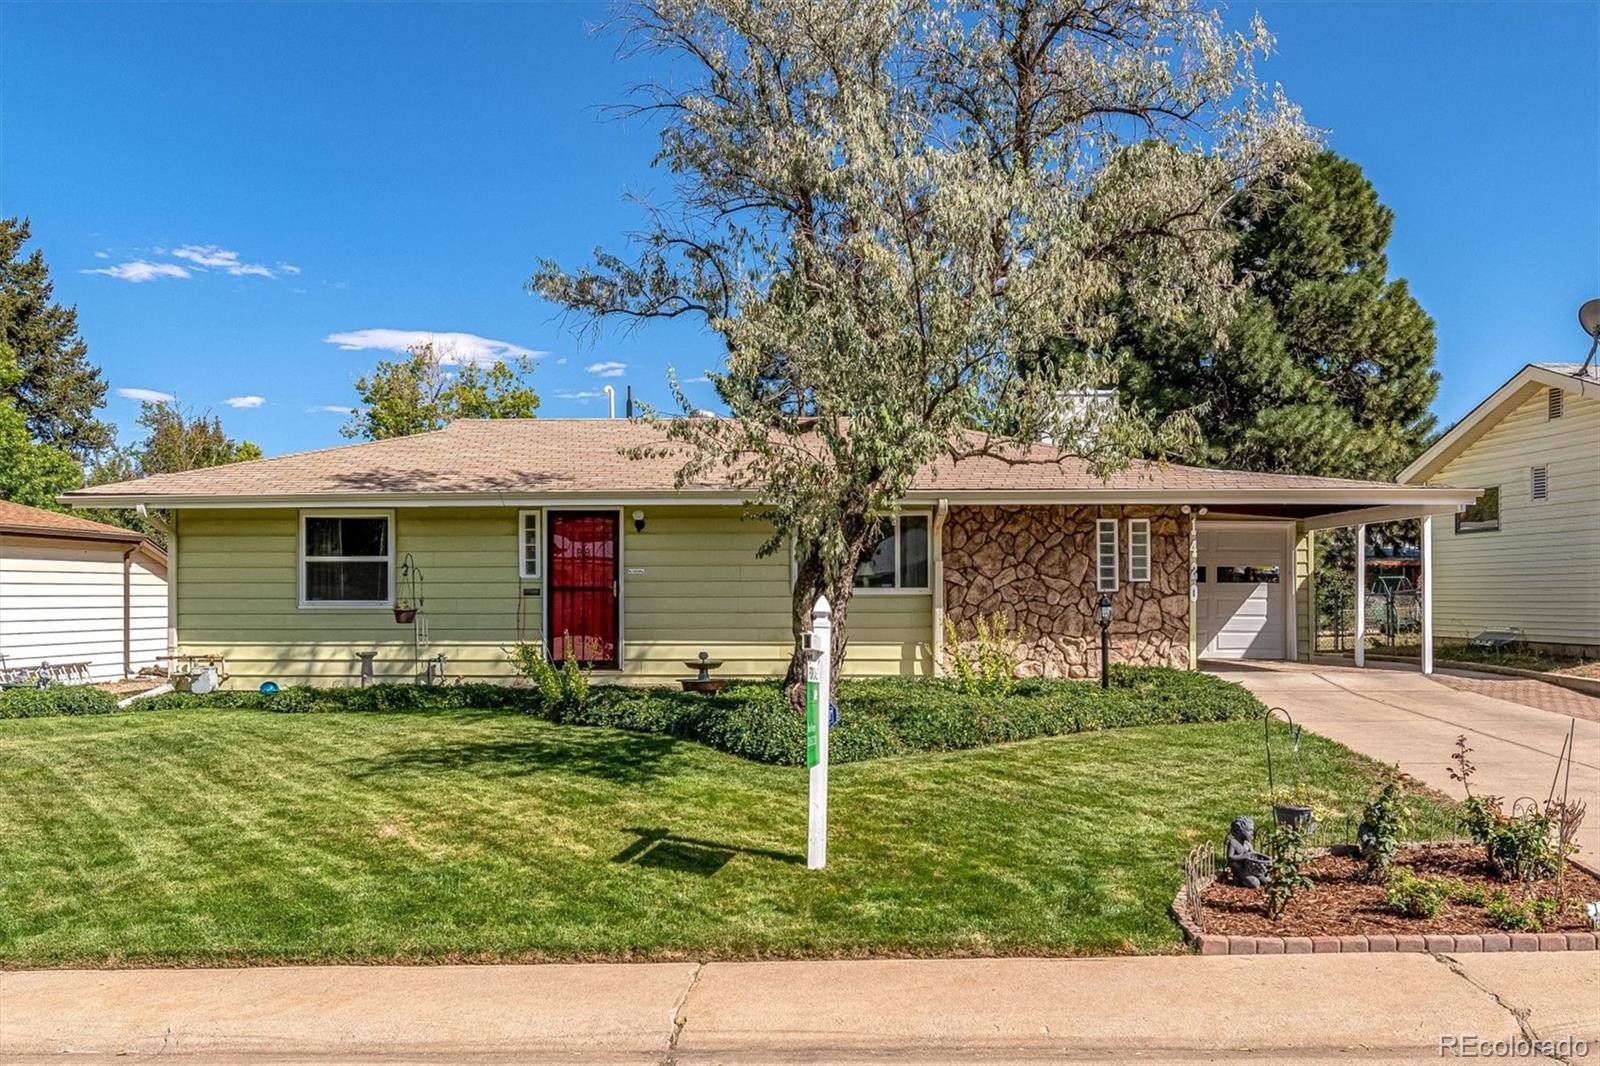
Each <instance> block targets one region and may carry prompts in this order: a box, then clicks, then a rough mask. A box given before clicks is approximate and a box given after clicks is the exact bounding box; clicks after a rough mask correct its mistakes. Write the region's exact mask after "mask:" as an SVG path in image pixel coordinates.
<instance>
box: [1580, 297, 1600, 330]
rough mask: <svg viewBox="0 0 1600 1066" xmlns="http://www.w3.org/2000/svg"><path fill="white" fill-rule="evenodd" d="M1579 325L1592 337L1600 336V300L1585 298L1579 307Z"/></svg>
mask: <svg viewBox="0 0 1600 1066" xmlns="http://www.w3.org/2000/svg"><path fill="white" fill-rule="evenodd" d="M1578 325H1580V326H1582V327H1583V331H1584V332H1585V333H1587V334H1588V335H1589V336H1591V337H1600V300H1585V301H1584V304H1583V306H1582V307H1580V308H1578Z"/></svg>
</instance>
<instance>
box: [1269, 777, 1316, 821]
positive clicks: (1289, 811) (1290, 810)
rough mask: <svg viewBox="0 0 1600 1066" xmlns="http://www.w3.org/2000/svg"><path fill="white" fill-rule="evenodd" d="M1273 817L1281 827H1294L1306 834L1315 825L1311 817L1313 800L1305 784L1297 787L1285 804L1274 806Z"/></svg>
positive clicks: (1280, 803) (1275, 804)
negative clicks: (1307, 792) (1307, 793)
mask: <svg viewBox="0 0 1600 1066" xmlns="http://www.w3.org/2000/svg"><path fill="white" fill-rule="evenodd" d="M1272 815H1273V817H1274V818H1276V819H1277V820H1278V824H1279V825H1288V826H1293V827H1294V828H1296V829H1301V830H1304V831H1306V832H1310V831H1311V827H1312V826H1313V825H1314V824H1315V823H1314V822H1313V821H1312V817H1311V800H1310V797H1309V796H1308V795H1306V789H1305V785H1304V783H1299V784H1297V785H1296V787H1295V791H1294V795H1293V796H1291V797H1289V799H1288V800H1286V801H1284V802H1279V803H1274V804H1273V805H1272Z"/></svg>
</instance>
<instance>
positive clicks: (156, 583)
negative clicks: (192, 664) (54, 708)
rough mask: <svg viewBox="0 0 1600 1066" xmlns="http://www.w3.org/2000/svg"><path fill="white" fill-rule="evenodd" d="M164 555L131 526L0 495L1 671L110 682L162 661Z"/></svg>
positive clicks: (164, 641) (164, 647)
mask: <svg viewBox="0 0 1600 1066" xmlns="http://www.w3.org/2000/svg"><path fill="white" fill-rule="evenodd" d="M166 654H167V558H166V555H165V554H164V553H163V552H162V551H161V549H160V548H159V547H157V546H156V545H155V544H152V543H151V542H150V541H148V540H146V539H145V538H144V537H142V536H140V535H139V534H138V533H135V532H132V531H131V530H126V529H120V528H118V527H116V526H108V525H105V524H103V523H101V522H91V521H89V520H88V519H86V518H79V517H78V516H77V515H66V514H57V513H56V512H55V511H44V510H40V509H39V508H37V507H24V506H23V505H21V504H18V503H8V502H6V501H4V500H0V671H4V672H6V673H10V672H11V671H18V670H28V671H31V670H35V669H37V668H39V667H41V666H42V665H44V664H45V663H49V664H50V665H51V666H52V667H53V668H54V670H55V672H56V674H57V676H58V678H59V679H60V680H63V681H67V682H74V681H115V680H118V679H120V678H123V677H131V676H132V675H134V674H136V673H137V672H138V671H139V669H140V668H141V667H146V666H156V665H158V664H159V665H165V663H163V662H161V660H162V659H163V658H164V657H165V656H166Z"/></svg>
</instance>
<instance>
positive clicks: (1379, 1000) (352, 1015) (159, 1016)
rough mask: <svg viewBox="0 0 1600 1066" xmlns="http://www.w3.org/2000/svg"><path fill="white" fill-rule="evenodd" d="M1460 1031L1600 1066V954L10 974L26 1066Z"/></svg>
mask: <svg viewBox="0 0 1600 1066" xmlns="http://www.w3.org/2000/svg"><path fill="white" fill-rule="evenodd" d="M1451 1035H1462V1036H1470V1037H1476V1038H1479V1039H1482V1040H1509V1039H1515V1038H1518V1037H1522V1038H1530V1039H1547V1040H1560V1039H1564V1038H1571V1039H1578V1040H1586V1041H1588V1042H1589V1043H1590V1045H1591V1046H1592V1048H1593V1051H1592V1052H1591V1053H1592V1054H1594V1055H1596V1056H1597V1057H1600V955H1596V954H1593V953H1583V952H1571V953H1563V954H1553V955H1537V954H1533V955H1462V956H1459V957H1454V958H1452V957H1449V956H1430V955H1313V956H1273V957H1261V958H1197V957H1192V956H1156V957H1137V958H1114V959H951V960H880V961H862V962H770V963H708V964H705V965H697V964H693V963H681V964H670V963H669V964H639V965H628V964H615V965H613V964H594V965H559V966H481V967H458V966H439V967H384V966H371V967H292V968H259V969H241V970H105V971H81V970H78V971H68V970H56V971H32V972H18V973H7V974H0V1059H3V1060H4V1061H6V1062H16V1063H22V1062H35V1061H38V1062H43V1061H52V1062H61V1061H64V1060H67V1059H70V1061H84V1060H90V1061H93V1060H95V1059H99V1058H112V1057H119V1056H120V1057H123V1058H127V1057H134V1058H139V1057H156V1056H160V1057H162V1058H187V1059H189V1060H191V1061H204V1062H268V1061H270V1062H307V1063H310V1062H317V1063H325V1062H390V1063H394V1062H535V1061H559V1062H608V1063H609V1062H618V1063H666V1062H671V1063H713V1062H717V1063H763V1062H795V1061H809V1062H829V1063H841V1062H869V1061H870V1062H875V1063H881V1062H886V1061H887V1062H898V1063H911V1062H947V1061H960V1062H1042V1061H1046V1060H1048V1061H1104V1060H1124V1059H1126V1060H1133V1059H1137V1060H1139V1061H1143V1062H1212V1061H1239V1060H1240V1059H1245V1058H1249V1059H1254V1060H1256V1061H1261V1062H1273V1063H1288V1062H1325V1061H1327V1060H1328V1059H1331V1058H1338V1059H1340V1060H1356V1061H1365V1062H1385V1063H1390V1062H1423V1061H1426V1062H1436V1061H1438V1059H1439V1047H1440V1039H1441V1037H1444V1036H1451ZM1597 1061H1600V1058H1597Z"/></svg>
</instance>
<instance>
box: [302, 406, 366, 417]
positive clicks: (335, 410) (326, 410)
mask: <svg viewBox="0 0 1600 1066" xmlns="http://www.w3.org/2000/svg"><path fill="white" fill-rule="evenodd" d="M306 413H307V414H330V415H353V414H355V413H356V409H355V408H354V407H343V406H341V405H339V404H336V403H322V404H318V405H317V406H315V407H307V408H306Z"/></svg>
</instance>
